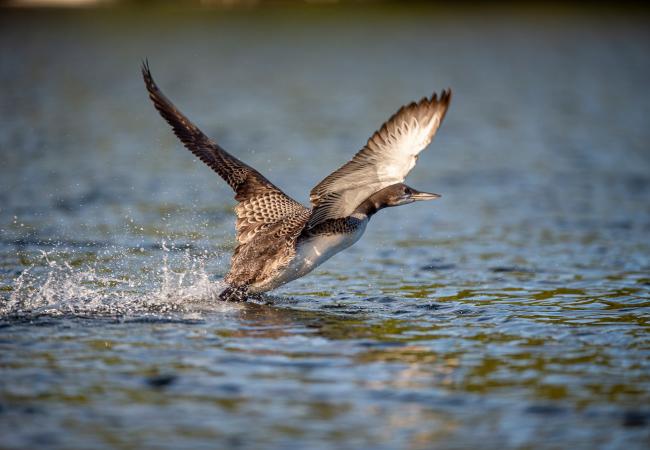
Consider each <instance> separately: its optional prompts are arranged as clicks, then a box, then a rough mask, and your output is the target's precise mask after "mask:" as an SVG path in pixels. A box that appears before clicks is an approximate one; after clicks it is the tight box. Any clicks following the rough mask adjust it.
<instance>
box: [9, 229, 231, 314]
mask: <svg viewBox="0 0 650 450" xmlns="http://www.w3.org/2000/svg"><path fill="white" fill-rule="evenodd" d="M161 248H162V258H160V256H159V255H160V253H156V254H155V255H154V256H152V258H151V259H153V260H154V261H153V264H154V267H156V269H155V270H153V271H152V272H150V273H149V274H147V273H146V272H144V273H143V274H142V275H139V276H138V278H134V277H133V276H132V275H130V276H120V275H119V274H118V275H116V272H119V271H116V270H115V269H114V266H113V267H106V266H105V265H104V264H105V263H102V262H94V263H91V264H86V265H83V266H79V267H73V265H71V264H70V262H69V259H70V258H69V256H68V260H66V259H64V258H62V257H61V255H59V254H58V253H57V252H56V251H50V252H45V251H41V255H40V257H39V258H38V259H37V261H36V262H35V263H33V264H31V265H30V266H29V267H28V268H27V269H25V270H24V271H23V272H22V273H21V274H20V275H19V276H18V277H17V278H16V279H15V280H14V283H13V286H12V290H11V292H10V294H9V296H8V298H6V301H4V302H2V303H0V317H25V316H27V317H33V316H42V315H48V316H69V315H73V316H130V315H142V314H155V315H158V316H159V315H161V314H180V315H182V316H183V317H190V316H191V317H194V318H196V317H200V315H201V313H208V312H222V311H229V310H233V309H237V308H238V307H237V306H236V305H234V304H228V303H224V302H221V301H218V295H219V293H220V292H221V291H222V290H223V288H224V284H223V283H222V282H221V281H220V280H213V279H211V277H210V274H209V272H208V270H207V268H206V263H207V262H208V260H209V255H198V256H197V255H192V254H190V252H189V251H185V252H184V253H182V255H181V261H180V264H179V266H180V269H179V268H177V267H172V262H171V261H170V253H171V251H170V249H169V248H168V247H167V245H166V244H165V243H164V242H163V243H162V245H161ZM128 256H129V255H128V252H127V251H125V250H122V251H121V252H119V253H118V255H117V256H116V257H115V258H116V259H117V260H118V261H117V262H118V265H119V263H120V260H126V259H128ZM156 259H157V261H156ZM151 262H152V261H148V262H147V266H151V265H152V264H151ZM156 263H157V264H156Z"/></svg>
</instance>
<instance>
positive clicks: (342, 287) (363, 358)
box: [0, 7, 650, 449]
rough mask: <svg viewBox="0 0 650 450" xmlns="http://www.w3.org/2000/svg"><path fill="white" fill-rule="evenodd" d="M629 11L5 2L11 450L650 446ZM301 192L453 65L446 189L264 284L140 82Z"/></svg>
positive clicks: (648, 181) (5, 348) (2, 426)
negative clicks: (251, 277) (247, 298)
mask: <svg viewBox="0 0 650 450" xmlns="http://www.w3.org/2000/svg"><path fill="white" fill-rule="evenodd" d="M649 38H650V31H649V29H648V27H647V20H646V19H645V18H644V17H634V16H631V15H621V14H614V13H612V12H607V11H604V12H600V13H588V14H583V13H573V12H570V11H564V12H561V11H555V12H553V13H551V12H519V13H508V12H507V11H503V12H500V13H498V14H497V13H491V14H487V11H482V12H481V11H474V10H467V11H464V10H452V11H446V10H444V11H443V10H438V9H426V8H424V7H418V8H414V9H406V8H402V7H385V8H373V9H352V10H349V9H345V8H338V7H332V8H326V7H315V8H301V9H295V10H282V9H263V10H246V9H245V10H234V11H226V12H212V13H208V12H200V11H198V12H182V13H173V12H169V13H165V12H155V11H149V10H146V9H140V10H117V11H115V10H103V11H92V10H90V11H68V12H52V11H42V12H33V11H8V10H5V11H3V12H2V14H1V15H0V54H1V55H2V63H1V64H0V85H2V95H1V99H2V102H1V108H2V109H1V111H2V121H1V124H0V129H1V130H2V132H1V133H0V152H1V155H2V162H1V164H0V236H1V238H0V447H3V448H25V449H26V448H30V449H31V448H79V449H88V448H174V449H176V448H277V449H292V448H295V449H303V448H310V449H319V448H355V449H360V448H368V449H395V448H405V449H406V448H408V449H428V448H434V447H435V448H443V449H447V448H449V449H465V448H477V447H481V448H494V449H497V448H499V449H502V448H549V449H550V448H584V449H594V448H607V449H610V448H611V449H618V448H621V449H635V448H639V449H641V448H647V443H648V442H649V441H650V409H649V408H648V406H647V405H648V404H650V358H649V356H650V338H649V336H650V335H649V334H648V330H649V327H648V318H649V317H650V239H649V236H650V202H649V201H648V199H649V198H650V148H649V147H648V145H649V143H650V129H649V128H648V126H647V122H648V117H650V93H649V91H648V89H647V81H648V79H650V57H649V55H650V48H649V45H648V43H649V42H650V39H649ZM144 57H148V59H149V61H150V63H151V67H152V71H153V73H154V76H155V77H156V79H157V81H158V82H159V84H160V86H161V88H162V89H163V90H164V91H165V92H166V93H167V94H168V95H169V96H170V97H171V98H172V99H173V100H174V101H175V102H176V104H177V105H178V106H179V107H180V108H181V109H182V110H183V111H184V112H186V114H187V115H188V116H189V117H190V118H192V119H193V120H194V121H195V122H196V123H197V124H198V125H199V126H200V127H201V128H202V129H203V130H204V131H205V132H206V133H207V134H209V135H211V136H213V137H215V138H216V139H217V140H218V141H219V142H220V143H221V144H222V145H223V147H225V148H226V149H228V150H229V151H231V152H232V153H234V154H236V155H237V156H238V157H240V158H241V159H243V160H245V161H246V162H248V163H249V164H251V165H252V166H254V167H256V168H258V169H259V170H260V171H261V172H262V173H264V174H265V175H266V176H267V177H268V178H270V179H271V180H272V181H273V182H274V183H275V184H277V185H279V186H281V187H282V188H283V189H285V190H286V192H287V193H288V194H290V195H292V196H293V197H294V198H296V199H297V200H299V201H302V202H304V203H305V204H307V202H308V192H309V190H310V189H311V187H312V186H313V185H315V184H316V183H317V182H318V181H320V180H321V179H322V178H323V177H324V176H325V175H327V174H328V173H329V172H330V171H332V170H334V169H335V168H336V167H338V166H339V165H340V164H342V163H343V162H345V161H346V160H347V159H349V158H350V157H351V156H352V154H353V153H354V152H356V151H357V150H358V149H359V148H360V147H361V146H362V145H363V144H364V143H365V141H366V139H367V138H368V137H369V136H370V135H371V134H372V132H373V131H374V130H375V129H376V128H377V127H378V126H379V125H380V124H381V123H382V122H383V121H384V120H385V119H386V118H388V117H389V116H390V115H391V114H392V113H393V112H394V111H395V110H396V109H397V108H398V107H399V106H400V105H402V104H404V103H407V102H409V101H411V100H414V99H417V98H420V97H422V96H424V95H429V94H430V93H431V92H432V91H434V90H437V91H439V90H441V89H443V88H446V87H451V88H452V89H453V90H454V99H453V103H452V106H451V109H450V111H449V114H448V116H447V118H446V120H445V123H444V124H443V126H442V128H441V130H440V133H439V135H438V136H437V137H436V139H435V140H434V143H433V144H432V146H431V147H430V148H429V149H428V150H426V151H425V152H424V153H423V154H422V155H421V157H420V160H419V162H418V165H417V167H416V168H415V170H414V171H413V172H412V173H411V175H410V177H409V179H408V180H407V181H408V183H409V184H410V185H412V186H413V187H415V188H417V189H422V190H425V191H431V192H438V193H441V194H442V195H443V197H442V199H440V200H437V201H436V202H430V203H423V204H414V205H409V206H404V207H400V208H394V209H390V210H386V211H382V212H380V213H379V214H378V215H377V216H376V217H374V218H373V220H372V222H371V223H370V225H369V227H368V230H367V232H366V234H365V236H364V237H363V238H362V239H361V240H360V241H359V242H358V243H357V244H355V246H353V247H352V248H350V249H348V250H347V251H346V252H344V253H342V254H340V255H338V256H336V257H335V258H334V259H333V260H331V261H330V262H328V263H326V264H324V265H323V266H321V268H319V269H318V270H316V271H315V272H314V273H312V274H310V275H309V276H307V277H305V278H303V279H300V280H297V281H295V282H293V283H291V284H288V285H286V286H285V287H283V288H281V289H278V290H277V291H274V292H273V293H272V295H270V296H268V297H266V298H264V299H263V300H262V301H261V302H258V303H254V304H243V305H238V304H224V303H221V302H219V301H218V300H217V299H216V295H218V293H219V292H220V290H221V289H222V288H223V286H222V285H221V283H220V280H221V278H222V277H223V275H224V273H225V272H226V271H227V268H228V258H229V255H230V252H231V251H232V249H233V247H234V227H233V225H234V215H233V213H232V207H233V205H234V201H233V200H232V193H231V192H230V191H229V190H228V188H227V186H226V185H225V183H223V182H222V181H221V180H220V179H218V177H217V176H216V175H214V174H213V173H212V172H211V171H210V170H209V169H208V168H206V167H204V166H203V165H202V164H201V163H200V162H198V161H196V160H195V159H194V158H193V157H192V156H191V155H190V154H189V152H187V151H186V150H185V149H183V148H182V147H181V146H180V145H179V143H178V142H177V141H176V139H175V138H174V136H173V135H172V134H171V132H170V130H169V129H168V127H167V126H166V124H164V123H163V122H162V120H161V119H160V117H159V116H158V115H157V113H156V112H155V111H154V110H153V108H152V107H151V104H150V103H149V101H148V100H147V97H146V94H145V91H144V88H143V85H142V81H141V79H140V74H139V64H140V61H141V59H142V58H144Z"/></svg>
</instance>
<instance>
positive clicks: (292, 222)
mask: <svg viewBox="0 0 650 450" xmlns="http://www.w3.org/2000/svg"><path fill="white" fill-rule="evenodd" d="M142 76H143V78H144V82H145V85H146V86H147V90H148V91H149V97H150V98H151V100H152V101H153V104H154V106H155V107H156V109H157V110H158V112H159V113H160V115H161V116H162V117H163V118H164V119H165V120H166V121H167V122H168V123H169V125H171V127H172V129H173V130H174V134H176V136H177V137H178V138H179V139H180V140H181V142H182V143H183V144H184V145H185V147H186V148H187V149H188V150H190V151H191V152H192V153H193V154H194V155H196V156H197V157H198V158H199V159H200V160H201V161H203V162H204V163H206V164H207V165H208V166H210V167H211V168H212V170H214V171H215V172H217V173H218V174H219V175H220V176H221V178H223V179H224V180H225V181H226V182H227V183H228V184H229V185H230V187H231V188H232V189H233V190H234V191H235V200H237V201H238V202H239V203H238V205H237V206H236V207H235V212H236V214H237V224H236V229H237V242H238V243H239V244H240V245H243V244H246V243H248V242H250V240H251V239H252V238H253V237H254V236H255V235H256V234H257V233H259V232H260V231H264V230H268V229H269V228H270V227H272V226H274V225H275V224H278V222H283V223H282V224H281V225H279V226H278V227H277V228H278V231H279V232H284V233H285V234H286V233H289V234H290V233H292V232H293V230H294V228H295V227H296V224H297V223H298V222H299V221H300V219H301V218H302V217H308V216H309V214H310V210H309V209H307V208H305V207H304V206H303V205H301V204H300V203H298V202H297V201H295V200H293V199H292V198H291V197H289V196H287V195H286V194H285V193H284V192H282V191H281V190H280V189H278V188H277V187H276V186H275V185H273V183H271V182H270V181H269V180H267V179H266V178H265V177H264V176H263V175H262V174H260V173H259V172H258V171H257V170H255V169H253V168H252V167H250V166H249V165H247V164H245V163H243V162H242V161H240V160H239V159H237V158H235V157H234V156H232V155H231V154H230V153H228V152H227V151H225V150H224V149H223V148H221V147H220V146H219V145H218V144H216V143H215V142H214V141H212V140H211V139H210V138H208V137H207V136H206V135H205V134H203V132H202V131H201V130H200V129H199V128H198V127H197V126H196V125H194V124H193V123H192V122H191V121H190V120H189V119H188V118H187V117H185V115H184V114H183V113H181V112H180V110H179V109H178V108H176V106H174V104H173V103H172V102H171V101H170V100H169V99H168V98H167V97H166V96H165V95H164V94H163V93H162V91H161V90H160V89H159V88H158V86H157V85H156V83H155V82H154V80H153V77H152V75H151V71H150V70H149V65H148V64H147V63H146V62H145V63H144V64H143V66H142ZM285 222H286V223H285Z"/></svg>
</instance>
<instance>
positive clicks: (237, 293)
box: [219, 286, 248, 302]
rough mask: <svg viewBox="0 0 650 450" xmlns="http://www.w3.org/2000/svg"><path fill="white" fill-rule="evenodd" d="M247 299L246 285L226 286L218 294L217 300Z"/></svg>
mask: <svg viewBox="0 0 650 450" xmlns="http://www.w3.org/2000/svg"><path fill="white" fill-rule="evenodd" d="M247 299H248V287H246V286H228V287H227V288H226V289H224V290H223V292H221V294H219V300H223V301H226V302H245V301H246V300H247Z"/></svg>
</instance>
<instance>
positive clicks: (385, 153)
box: [143, 64, 451, 300]
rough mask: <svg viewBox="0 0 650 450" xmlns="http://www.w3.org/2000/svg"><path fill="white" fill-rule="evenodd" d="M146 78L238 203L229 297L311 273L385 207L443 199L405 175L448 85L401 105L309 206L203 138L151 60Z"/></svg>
mask: <svg viewBox="0 0 650 450" xmlns="http://www.w3.org/2000/svg"><path fill="white" fill-rule="evenodd" d="M143 76H144V80H145V84H146V86H147V89H148V91H149V96H150V98H151V99H152V100H153V102H154V105H155V107H156V109H157V110H158V111H159V112H160V114H161V115H162V116H163V118H164V119H165V120H166V121H167V122H168V123H169V124H170V125H171V126H172V128H173V130H174V132H175V134H176V135H177V136H178V138H179V139H180V140H181V141H182V142H183V144H184V145H185V146H186V147H187V148H188V149H189V150H190V151H192V153H194V154H195V155H196V156H197V157H198V158H199V159H201V160H202V161H203V162H205V163H206V164H207V165H208V166H210V167H211V168H212V169H213V170H214V171H215V172H217V173H218V174H219V175H220V176H221V177H222V178H223V179H224V180H225V181H226V182H227V183H228V184H229V185H230V186H231V187H232V188H233V190H234V191H235V200H237V201H238V202H239V203H238V204H237V206H236V207H235V213H236V214H237V222H236V231H237V241H238V245H237V247H236V248H235V251H234V253H233V257H232V260H231V264H230V270H229V271H228V274H227V275H226V277H225V279H224V281H225V282H226V284H227V285H228V288H227V289H226V290H225V291H224V292H223V293H222V294H221V298H223V299H227V300H243V299H245V298H246V296H247V295H248V294H259V293H262V292H266V291H269V290H272V289H275V288H277V287H279V286H282V285H284V284H286V283H288V282H290V281H293V280H295V279H297V278H300V277H302V276H304V275H306V274H307V273H309V272H311V271H312V270H314V269H315V268H316V267H318V266H319V265H320V264H322V263H323V262H325V261H326V260H328V259H329V258H331V257H332V256H334V255H335V254H337V253H339V252H340V251H342V250H344V249H346V248H348V247H349V246H351V245H352V244H354V243H355V242H356V241H358V240H359V238H360V237H361V236H362V235H363V233H364V231H365V230H366V226H367V224H368V221H369V220H370V218H371V217H372V215H373V214H375V213H376V212H377V211H378V210H380V209H383V208H385V207H389V206H398V205H402V204H406V203H411V202H413V201H416V200H431V199H433V198H437V197H439V196H438V195H437V194H428V193H424V192H419V191H416V190H414V189H412V188H410V187H408V186H406V185H405V184H402V181H403V180H404V177H405V176H406V174H408V172H409V171H410V170H411V169H412V168H413V166H414V165H415V162H416V161H417V158H418V154H419V152H420V151H422V150H423V149H424V148H425V147H426V146H427V145H428V144H429V142H430V141H431V139H432V138H433V135H434V134H435V132H436V130H437V129H438V127H439V126H440V123H441V122H442V119H443V118H444V115H445V113H446V111H447V108H448V106H449V101H450V99H451V92H450V91H443V93H442V94H441V96H440V98H438V97H437V95H435V94H434V95H433V96H432V97H431V98H430V99H427V98H423V99H422V100H420V101H419V102H418V103H411V104H409V105H407V106H404V107H402V108H401V109H400V110H399V111H398V112H397V113H396V114H394V115H393V116H392V117H391V118H390V119H389V120H388V121H387V122H386V123H385V124H384V125H383V126H382V127H381V128H380V130H379V131H377V132H376V133H375V134H374V135H373V136H372V137H371V138H370V139H369V140H368V143H367V144H366V146H365V147H364V148H363V149H362V150H360V151H359V152H358V153H357V154H356V155H355V156H354V158H353V159H352V160H351V161H349V162H348V163H346V164H345V165H343V166H342V167H341V168H339V169H338V170H336V171H335V172H333V173H332V174H330V175H329V176H328V177H326V178H325V179H324V180H323V181H321V182H320V183H319V184H318V185H317V186H316V187H315V188H314V189H312V191H311V194H310V200H311V202H312V205H313V208H311V209H309V208H306V207H304V206H303V205H301V204H300V203H298V202H296V201H295V200H293V199H292V198H290V197H289V196H287V195H286V194H285V193H284V192H282V191H281V190H280V189H278V188H277V187H276V186H275V185H273V184H272V183H271V182H270V181H269V180H267V179H266V178H265V177H264V176H262V175H261V174H260V173H259V172H258V171H257V170H255V169H253V168H252V167H250V166H248V165H246V164H245V163H243V162H241V161H239V160H238V159H237V158H235V157H234V156H232V155H231V154H229V153H228V152H226V151H225V150H224V149H222V148H221V147H219V145H217V144H216V143H215V142H213V141H212V140H210V139H209V138H208V137H207V136H205V135H204V134H203V133H202V132H201V130H199V129H198V128H197V127H196V126H195V125H194V124H193V123H192V122H190V121H189V119H187V118H186V117H185V116H184V115H183V114H182V113H181V112H180V111H179V110H178V109H177V108H176V107H175V106H174V105H173V104H172V103H171V101H169V100H168V99H167V98H166V97H165V96H164V94H163V93H162V92H161V91H160V89H158V87H157V86H156V84H155V82H154V81H153V78H152V76H151V73H150V71H149V67H148V66H147V65H146V64H145V65H144V66H143Z"/></svg>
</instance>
